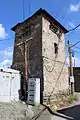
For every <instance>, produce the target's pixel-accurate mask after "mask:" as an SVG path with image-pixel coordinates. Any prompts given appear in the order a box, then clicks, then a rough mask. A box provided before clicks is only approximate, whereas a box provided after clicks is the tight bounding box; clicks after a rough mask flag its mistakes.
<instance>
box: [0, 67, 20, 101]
mask: <svg viewBox="0 0 80 120" xmlns="http://www.w3.org/2000/svg"><path fill="white" fill-rule="evenodd" d="M20 81H21V75H20V71H17V70H13V69H9V68H0V102H10V101H14V100H15V101H18V100H19V90H20Z"/></svg>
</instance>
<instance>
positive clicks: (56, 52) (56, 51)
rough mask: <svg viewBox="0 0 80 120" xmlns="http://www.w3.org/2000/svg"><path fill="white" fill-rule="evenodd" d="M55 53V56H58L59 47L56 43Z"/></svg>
mask: <svg viewBox="0 0 80 120" xmlns="http://www.w3.org/2000/svg"><path fill="white" fill-rule="evenodd" d="M54 52H55V54H58V45H57V44H56V43H54Z"/></svg>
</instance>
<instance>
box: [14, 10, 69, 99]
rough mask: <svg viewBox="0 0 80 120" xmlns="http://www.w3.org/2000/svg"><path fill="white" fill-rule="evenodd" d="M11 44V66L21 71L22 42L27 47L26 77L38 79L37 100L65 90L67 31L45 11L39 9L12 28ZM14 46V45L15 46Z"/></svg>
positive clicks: (22, 64)
mask: <svg viewBox="0 0 80 120" xmlns="http://www.w3.org/2000/svg"><path fill="white" fill-rule="evenodd" d="M12 30H13V31H15V43H14V54H13V64H12V68H14V69H17V70H20V71H22V72H24V45H23V43H24V42H25V41H26V44H27V46H28V54H27V58H28V63H27V65H28V77H39V78H40V79H41V99H42V100H43V99H47V98H48V97H49V96H50V95H51V94H52V95H51V96H52V97H54V95H55V94H57V93H58V92H59V91H64V92H66V91H67V90H68V88H69V85H68V68H67V66H66V48H65V36H64V35H65V33H67V32H68V31H67V30H66V29H65V28H64V27H63V26H62V25H61V24H60V23H59V22H58V21H57V20H56V19H55V18H53V17H52V16H51V15H50V14H49V13H48V12H47V11H45V10H43V9H40V10H38V11H37V12H36V13H35V14H33V15H32V16H31V17H29V18H28V19H27V20H25V21H24V22H22V23H18V24H17V25H16V26H14V27H13V28H12ZM17 45H18V46H17Z"/></svg>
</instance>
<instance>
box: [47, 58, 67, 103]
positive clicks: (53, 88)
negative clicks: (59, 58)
mask: <svg viewBox="0 0 80 120" xmlns="http://www.w3.org/2000/svg"><path fill="white" fill-rule="evenodd" d="M65 62H66V59H65V61H64V64H63V65H62V68H61V72H60V74H59V76H58V77H57V80H56V83H55V86H54V88H53V89H52V91H51V94H50V95H49V97H48V99H47V104H48V103H49V101H50V98H51V96H52V94H53V92H54V90H55V87H56V85H57V82H58V81H59V79H60V76H61V74H62V71H63V69H64V65H65Z"/></svg>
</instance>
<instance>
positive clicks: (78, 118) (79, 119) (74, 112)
mask: <svg viewBox="0 0 80 120" xmlns="http://www.w3.org/2000/svg"><path fill="white" fill-rule="evenodd" d="M57 112H58V113H61V114H62V115H66V117H67V120H80V105H76V106H73V107H69V108H66V109H62V110H58V111H57ZM68 117H70V118H68Z"/></svg>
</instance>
